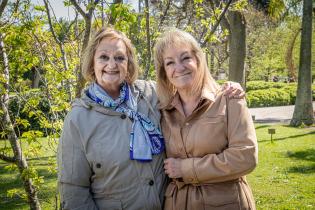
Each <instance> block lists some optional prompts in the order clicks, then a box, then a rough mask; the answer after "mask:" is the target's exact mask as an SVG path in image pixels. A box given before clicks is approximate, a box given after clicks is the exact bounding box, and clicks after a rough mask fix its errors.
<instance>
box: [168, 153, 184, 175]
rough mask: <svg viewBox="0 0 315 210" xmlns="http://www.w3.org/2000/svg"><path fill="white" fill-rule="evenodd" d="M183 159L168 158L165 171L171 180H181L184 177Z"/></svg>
mask: <svg viewBox="0 0 315 210" xmlns="http://www.w3.org/2000/svg"><path fill="white" fill-rule="evenodd" d="M180 162H181V159H177V158H167V159H166V160H164V169H165V173H166V174H167V175H168V176H169V177H170V178H180V177H182V176H183V174H182V171H181V168H180Z"/></svg>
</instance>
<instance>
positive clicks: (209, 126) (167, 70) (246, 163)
mask: <svg viewBox="0 0 315 210" xmlns="http://www.w3.org/2000/svg"><path fill="white" fill-rule="evenodd" d="M155 66H156V70H157V93H158V97H159V100H160V103H161V108H162V120H161V126H162V132H163V135H164V138H165V144H166V154H167V159H166V160H165V161H164V164H165V165H164V169H165V172H166V174H167V175H168V176H169V177H170V178H171V179H172V181H171V183H170V184H169V185H168V187H167V190H166V193H165V207H164V209H166V210H185V209H187V210H195V209H196V210H202V209H229V210H234V209H255V202H254V199H253V195H252V192H251V189H250V187H249V186H248V183H247V181H246V179H245V175H246V174H248V173H250V172H251V171H252V170H253V169H254V168H255V166H256V164H257V141H256V135H255V128H254V125H253V122H252V119H251V116H250V114H249V111H248V108H247V107H246V102H245V100H244V99H235V98H233V99H231V98H228V97H226V96H224V94H222V92H221V91H220V89H219V88H218V85H217V84H216V82H215V81H214V80H213V79H212V77H211V75H210V74H209V70H208V68H207V65H206V59H205V56H204V54H203V52H202V49H201V48H200V46H199V45H198V43H197V42H196V40H195V39H194V38H193V37H192V36H191V35H190V34H188V33H186V32H183V31H181V30H178V29H171V30H169V31H167V32H165V33H164V34H163V35H162V36H161V37H160V38H159V39H158V41H157V43H156V46H155Z"/></svg>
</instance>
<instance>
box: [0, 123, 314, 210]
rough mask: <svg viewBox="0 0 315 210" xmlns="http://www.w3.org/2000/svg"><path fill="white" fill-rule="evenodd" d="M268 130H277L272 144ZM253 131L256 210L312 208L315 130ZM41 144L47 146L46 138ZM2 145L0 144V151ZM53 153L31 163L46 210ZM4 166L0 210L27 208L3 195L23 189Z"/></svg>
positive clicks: (52, 190)
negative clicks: (41, 178) (256, 155)
mask: <svg viewBox="0 0 315 210" xmlns="http://www.w3.org/2000/svg"><path fill="white" fill-rule="evenodd" d="M268 128H275V129H276V134H274V135H273V139H274V141H273V143H271V141H270V135H269V134H268ZM256 132H257V137H258V142H259V164H258V166H257V168H256V169H255V171H254V172H252V173H251V174H250V175H249V176H248V177H247V179H248V181H249V184H250V186H251V188H252V190H253V194H254V197H255V200H256V204H257V209H290V210H291V209H315V127H310V128H291V127H288V126H283V125H263V124H257V125H256ZM42 141H43V144H44V145H47V142H45V139H42ZM3 144H4V143H3V142H1V141H0V148H1V147H3ZM45 148H47V147H45ZM53 154H54V152H52V151H45V157H44V158H38V159H32V160H30V163H31V164H32V165H35V166H36V167H37V168H38V169H39V173H40V175H41V176H44V177H45V183H44V184H43V185H42V186H41V191H40V194H39V198H40V200H41V204H42V209H47V210H48V209H49V210H51V209H55V195H56V173H51V172H50V171H49V170H48V168H49V165H50V164H49V159H50V158H52V157H51V156H52V155H53ZM53 159H54V160H55V158H54V157H53ZM7 165H8V164H7V163H4V162H2V161H0V210H8V209H29V207H28V205H27V203H26V202H25V201H24V200H23V199H21V198H20V197H18V196H14V197H13V198H8V197H7V196H6V194H7V193H6V192H7V190H9V189H12V188H20V189H22V188H21V187H20V186H21V182H20V181H19V176H18V174H17V173H16V172H10V171H8V170H7V169H5V168H4V167H5V166H7Z"/></svg>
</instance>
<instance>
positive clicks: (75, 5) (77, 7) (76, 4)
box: [70, 0, 88, 19]
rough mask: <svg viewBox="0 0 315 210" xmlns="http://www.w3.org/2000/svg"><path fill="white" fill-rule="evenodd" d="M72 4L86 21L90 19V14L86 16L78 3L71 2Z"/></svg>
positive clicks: (73, 0) (71, 0) (72, 0)
mask: <svg viewBox="0 0 315 210" xmlns="http://www.w3.org/2000/svg"><path fill="white" fill-rule="evenodd" d="M70 2H71V3H72V4H73V6H74V7H75V8H76V10H77V11H78V12H79V13H80V14H81V15H82V17H83V18H84V19H86V18H88V14H86V13H85V12H84V11H83V9H82V8H81V7H80V5H79V4H78V2H77V1H75V0H70Z"/></svg>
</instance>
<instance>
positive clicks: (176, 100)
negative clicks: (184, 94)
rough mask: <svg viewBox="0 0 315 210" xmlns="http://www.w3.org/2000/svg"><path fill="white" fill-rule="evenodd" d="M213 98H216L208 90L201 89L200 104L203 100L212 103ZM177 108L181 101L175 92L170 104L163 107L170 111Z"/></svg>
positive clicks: (213, 93)
mask: <svg viewBox="0 0 315 210" xmlns="http://www.w3.org/2000/svg"><path fill="white" fill-rule="evenodd" d="M215 97H216V93H215V92H212V91H210V90H207V89H205V88H203V89H202V91H201V96H200V102H202V101H204V100H206V101H209V102H214V101H215ZM200 102H199V103H200ZM178 106H181V101H180V96H179V93H178V92H176V93H175V95H174V96H173V98H172V99H171V101H170V103H169V104H168V105H167V106H166V107H165V109H166V110H171V109H173V108H177V107H178Z"/></svg>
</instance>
